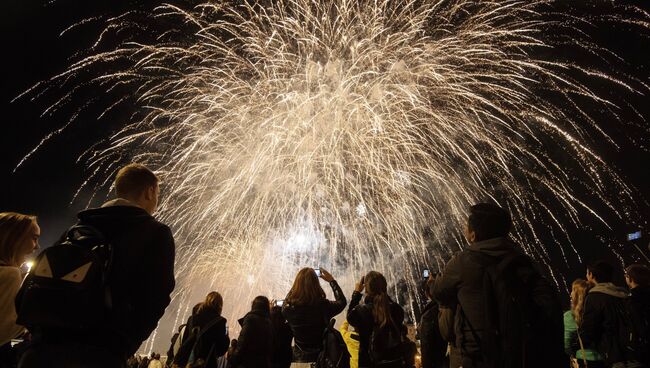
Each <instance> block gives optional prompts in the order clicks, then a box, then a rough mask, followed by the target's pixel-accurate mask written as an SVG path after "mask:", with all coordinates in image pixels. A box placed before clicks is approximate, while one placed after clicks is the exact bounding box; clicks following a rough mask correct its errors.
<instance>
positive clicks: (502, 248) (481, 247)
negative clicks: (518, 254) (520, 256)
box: [469, 236, 519, 257]
mask: <svg viewBox="0 0 650 368" xmlns="http://www.w3.org/2000/svg"><path fill="white" fill-rule="evenodd" d="M518 249H519V248H518V247H517V245H516V244H515V243H514V242H513V241H512V240H510V239H509V238H508V237H505V236H504V237H499V238H492V239H486V240H482V241H479V242H474V243H472V244H470V246H469V250H473V251H476V252H481V253H485V254H487V255H488V256H492V257H501V256H504V255H506V254H510V253H512V251H515V250H518Z"/></svg>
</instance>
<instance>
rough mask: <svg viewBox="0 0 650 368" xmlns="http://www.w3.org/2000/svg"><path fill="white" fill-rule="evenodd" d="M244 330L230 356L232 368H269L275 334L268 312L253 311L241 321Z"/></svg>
mask: <svg viewBox="0 0 650 368" xmlns="http://www.w3.org/2000/svg"><path fill="white" fill-rule="evenodd" d="M239 324H240V325H241V327H242V329H241V332H240V333H239V338H238V339H237V345H236V347H235V349H234V350H233V352H232V354H230V356H229V362H230V367H232V368H269V367H270V366H271V353H272V350H273V333H272V329H271V320H270V319H269V312H268V310H262V309H260V310H255V309H253V310H251V311H250V312H249V313H248V314H246V316H244V318H242V319H240V320H239Z"/></svg>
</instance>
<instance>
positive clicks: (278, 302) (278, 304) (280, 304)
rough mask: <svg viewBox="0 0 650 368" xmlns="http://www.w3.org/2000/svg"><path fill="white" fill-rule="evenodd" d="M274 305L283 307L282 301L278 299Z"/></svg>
mask: <svg viewBox="0 0 650 368" xmlns="http://www.w3.org/2000/svg"><path fill="white" fill-rule="evenodd" d="M274 304H275V306H276V307H282V306H283V305H284V299H278V300H276V301H275V303H274Z"/></svg>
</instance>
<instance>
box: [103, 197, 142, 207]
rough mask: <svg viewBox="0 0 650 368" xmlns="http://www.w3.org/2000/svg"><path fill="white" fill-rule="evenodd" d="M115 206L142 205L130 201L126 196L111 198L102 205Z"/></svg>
mask: <svg viewBox="0 0 650 368" xmlns="http://www.w3.org/2000/svg"><path fill="white" fill-rule="evenodd" d="M115 206H128V207H140V206H138V205H137V204H135V203H133V202H131V201H129V200H128V199H124V198H115V199H113V200H110V201H108V202H106V203H104V204H103V205H102V208H103V207H115Z"/></svg>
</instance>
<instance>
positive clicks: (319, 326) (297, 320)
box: [282, 268, 347, 367]
mask: <svg viewBox="0 0 650 368" xmlns="http://www.w3.org/2000/svg"><path fill="white" fill-rule="evenodd" d="M320 273H321V276H320V277H321V278H322V279H323V280H325V281H326V282H328V283H329V284H330V286H331V287H332V291H333V292H334V298H335V299H336V300H334V301H329V300H327V299H326V298H325V291H324V290H323V288H322V287H321V286H320V283H319V281H318V276H317V275H316V271H314V269H313V268H303V269H302V270H300V271H299V272H298V274H297V275H296V279H295V280H294V282H293V286H292V287H291V290H290V291H289V293H288V294H287V297H286V298H285V299H284V305H283V306H282V314H283V315H284V318H286V319H287V322H289V327H291V332H292V334H293V338H294V343H295V344H294V348H293V362H294V364H292V365H291V366H292V367H293V366H296V367H301V366H305V367H309V364H308V363H313V362H315V361H316V358H318V353H319V352H320V351H321V349H322V345H323V331H325V327H327V324H328V323H329V320H330V319H331V318H332V317H334V316H336V315H337V314H339V313H341V312H342V311H343V309H345V305H346V304H347V301H346V300H345V296H344V295H343V292H342V291H341V287H339V284H338V283H337V282H336V280H334V277H332V275H331V274H330V273H329V272H327V271H326V270H324V269H322V268H321V269H320ZM301 363H302V364H301Z"/></svg>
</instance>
